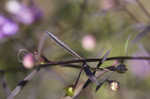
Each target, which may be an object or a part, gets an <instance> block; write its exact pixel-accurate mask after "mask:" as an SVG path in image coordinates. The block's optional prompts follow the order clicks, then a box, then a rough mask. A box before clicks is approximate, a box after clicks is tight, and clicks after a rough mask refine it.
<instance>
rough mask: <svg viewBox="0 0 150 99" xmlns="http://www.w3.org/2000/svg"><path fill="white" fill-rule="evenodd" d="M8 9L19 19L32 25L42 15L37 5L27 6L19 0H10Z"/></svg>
mask: <svg viewBox="0 0 150 99" xmlns="http://www.w3.org/2000/svg"><path fill="white" fill-rule="evenodd" d="M6 10H7V11H8V12H10V13H11V14H13V15H14V16H15V18H16V20H17V21H19V22H21V23H23V24H26V25H30V24H32V23H33V22H35V21H36V20H37V19H40V18H41V16H42V11H41V10H40V9H39V8H38V7H36V6H35V5H32V6H26V5H25V4H23V3H21V2H18V1H17V0H12V1H8V2H7V3H6Z"/></svg>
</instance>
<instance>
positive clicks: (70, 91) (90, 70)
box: [7, 32, 150, 99]
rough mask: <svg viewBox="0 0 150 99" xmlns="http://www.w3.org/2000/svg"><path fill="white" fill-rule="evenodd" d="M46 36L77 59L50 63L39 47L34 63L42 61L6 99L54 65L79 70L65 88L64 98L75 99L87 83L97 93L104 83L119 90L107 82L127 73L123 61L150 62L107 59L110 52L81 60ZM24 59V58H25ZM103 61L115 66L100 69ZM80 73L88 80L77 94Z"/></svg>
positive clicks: (138, 58) (114, 84) (117, 86)
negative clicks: (116, 75)
mask: <svg viewBox="0 0 150 99" xmlns="http://www.w3.org/2000/svg"><path fill="white" fill-rule="evenodd" d="M47 34H48V35H49V36H50V37H51V39H52V40H54V41H55V42H56V43H57V44H58V45H59V46H61V47H62V48H64V49H65V50H67V51H68V52H69V53H70V54H71V55H73V56H75V57H78V59H73V60H68V61H54V62H51V61H49V60H48V59H47V58H46V57H44V55H42V54H41V53H40V51H39V50H41V47H39V50H38V51H37V56H38V57H39V58H35V59H36V61H38V60H39V61H40V60H41V59H42V60H43V61H42V62H38V63H35V64H34V65H35V68H34V69H33V71H32V72H31V73H30V74H29V75H27V76H26V77H25V78H24V79H23V80H22V81H20V82H19V83H18V84H17V86H16V88H15V89H14V90H12V91H11V93H10V94H9V96H8V97H7V99H14V97H15V96H16V95H17V94H18V93H19V92H20V91H21V90H22V89H23V87H25V85H27V84H28V82H29V81H30V80H31V79H32V78H33V77H34V75H35V74H36V73H38V71H39V70H40V69H42V68H45V67H51V66H55V65H58V66H61V67H68V68H75V69H79V70H80V72H79V74H78V76H77V79H76V80H75V83H73V84H70V86H68V87H67V88H65V92H66V94H65V95H66V96H71V97H72V98H75V97H76V96H78V94H79V93H80V92H81V91H82V89H83V87H84V86H85V85H86V86H88V85H89V83H96V91H98V90H99V89H100V88H101V86H102V85H103V84H104V83H106V82H108V84H109V86H110V88H111V90H113V91H117V90H118V89H119V88H120V86H119V82H118V81H116V80H109V78H110V76H111V75H112V73H113V72H116V73H125V72H126V71H127V67H126V65H125V63H124V61H125V60H139V61H140V60H150V57H132V56H118V57H107V56H108V54H109V52H110V51H107V53H106V54H104V56H103V57H102V58H91V59H86V58H82V57H81V56H80V55H79V54H77V53H76V52H75V51H73V50H72V49H71V48H70V47H69V46H68V45H66V44H65V43H64V42H62V41H61V40H60V39H58V38H57V37H56V36H55V35H54V34H52V33H50V32H47ZM40 45H41V44H40ZM35 54H36V53H34V54H32V55H34V57H36V55H35ZM25 58H26V56H25ZM25 58H24V59H25ZM27 58H28V57H27ZM27 61H30V57H29V59H27ZM104 61H117V64H116V65H113V66H106V67H100V66H101V65H102V64H103V62H104ZM88 62H98V64H97V66H96V67H91V66H89V65H88ZM73 63H81V64H82V65H76V64H73ZM29 69H30V68H29ZM82 71H84V72H85V74H86V76H87V77H88V80H87V81H86V82H85V83H83V85H82V88H80V90H78V92H77V88H78V87H77V85H78V82H79V78H80V76H81V72H82ZM101 72H104V73H107V74H108V75H107V76H103V73H101ZM97 78H101V79H99V80H98V79H97ZM87 82H88V84H87Z"/></svg>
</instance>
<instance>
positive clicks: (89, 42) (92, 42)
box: [81, 35, 96, 51]
mask: <svg viewBox="0 0 150 99" xmlns="http://www.w3.org/2000/svg"><path fill="white" fill-rule="evenodd" d="M81 43H82V47H83V48H84V49H85V50H87V51H92V50H93V49H94V48H95V46H96V39H95V37H94V36H92V35H86V36H84V37H83V38H82V41H81Z"/></svg>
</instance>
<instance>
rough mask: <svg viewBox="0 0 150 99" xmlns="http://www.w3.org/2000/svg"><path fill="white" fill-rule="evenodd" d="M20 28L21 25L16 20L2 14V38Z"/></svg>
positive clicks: (0, 36) (0, 20)
mask: <svg viewBox="0 0 150 99" xmlns="http://www.w3.org/2000/svg"><path fill="white" fill-rule="evenodd" d="M18 30H19V26H18V25H17V24H16V23H15V22H14V21H12V20H11V19H8V18H5V17H4V16H3V15H0V38H4V37H7V36H11V35H14V34H16V33H17V32H18Z"/></svg>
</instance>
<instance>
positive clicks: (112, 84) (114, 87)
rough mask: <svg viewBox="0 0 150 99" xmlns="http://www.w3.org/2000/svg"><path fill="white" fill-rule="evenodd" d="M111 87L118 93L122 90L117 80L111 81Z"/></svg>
mask: <svg viewBox="0 0 150 99" xmlns="http://www.w3.org/2000/svg"><path fill="white" fill-rule="evenodd" d="M109 86H110V89H111V90H112V91H118V89H119V88H120V84H119V82H118V81H115V80H112V81H109Z"/></svg>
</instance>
